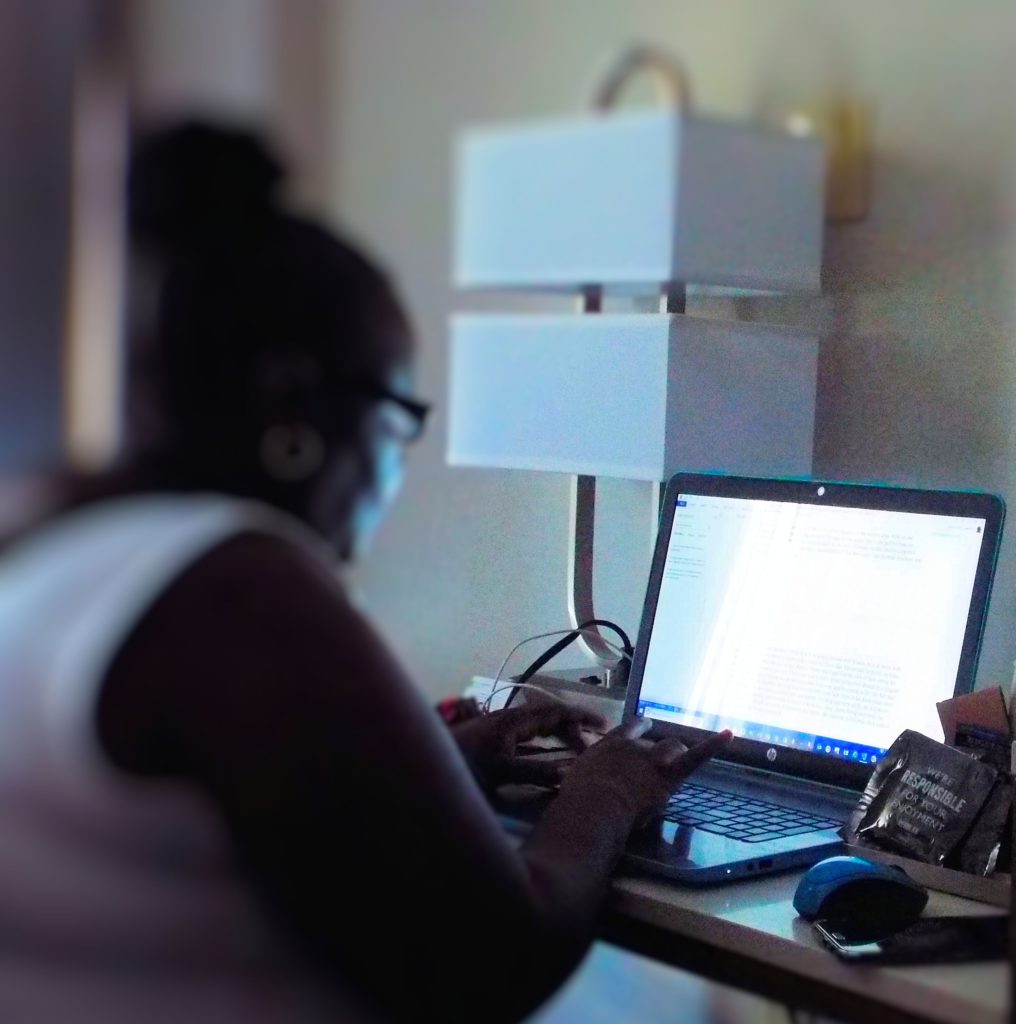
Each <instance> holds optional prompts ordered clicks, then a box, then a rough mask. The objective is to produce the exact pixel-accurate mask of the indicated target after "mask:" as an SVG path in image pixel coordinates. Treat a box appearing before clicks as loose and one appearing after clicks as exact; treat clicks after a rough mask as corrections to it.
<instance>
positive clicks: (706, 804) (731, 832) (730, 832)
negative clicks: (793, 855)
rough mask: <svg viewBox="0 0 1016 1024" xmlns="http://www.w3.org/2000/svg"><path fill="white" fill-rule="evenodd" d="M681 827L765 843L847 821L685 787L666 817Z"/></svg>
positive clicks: (752, 799)
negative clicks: (692, 827)
mask: <svg viewBox="0 0 1016 1024" xmlns="http://www.w3.org/2000/svg"><path fill="white" fill-rule="evenodd" d="M663 817H664V818H666V820H667V821H673V822H676V823H677V824H679V825H693V826H694V827H695V828H697V829H700V830H701V831H703V832H713V833H715V834H716V835H720V836H728V837H729V838H731V839H741V840H743V841H744V842H746V843H764V842H768V841H769V840H771V839H782V838H783V837H784V836H799V835H804V834H805V833H806V832H819V831H821V830H822V829H827V828H839V827H840V826H841V825H842V824H843V822H842V821H836V820H834V819H832V818H823V817H820V816H819V815H815V814H809V813H808V812H807V811H802V810H799V809H798V808H796V807H784V806H781V805H780V804H774V803H770V802H769V801H767V800H757V799H755V798H753V797H746V796H739V795H737V794H736V793H725V792H724V791H723V790H720V789H711V788H709V787H708V786H697V785H694V784H692V785H687V784H686V785H684V786H682V787H681V789H680V790H679V791H678V792H677V793H676V794H675V795H674V796H672V797H671V798H670V803H669V804H668V805H667V809H666V811H665V812H664V815H663Z"/></svg>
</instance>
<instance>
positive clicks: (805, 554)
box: [625, 474, 1005, 884]
mask: <svg viewBox="0 0 1016 1024" xmlns="http://www.w3.org/2000/svg"><path fill="white" fill-rule="evenodd" d="M1004 514H1005V509H1004V505H1003V503H1002V501H1001V499H999V498H997V497H995V496H993V495H988V494H982V493H972V492H944V491H927V490H912V489H903V488H897V487H884V486H866V485H857V484H845V483H833V482H821V481H812V480H808V481H802V480H774V479H759V478H749V477H730V476H714V475H703V474H679V475H677V476H675V477H673V478H672V479H671V481H670V482H669V484H668V486H667V489H666V493H665V496H664V502H663V509H662V512H661V518H660V529H659V535H658V538H657V543H656V548H655V553H654V557H653V563H652V568H651V571H650V576H649V584H648V588H647V593H646V599H645V605H644V609H643V614H642V622H641V627H640V630H639V636H638V642H637V644H636V647H635V656H634V659H633V664H632V668H631V674H630V677H629V682H628V689H627V695H626V704H625V717H626V719H631V718H633V717H636V716H639V717H644V718H649V719H652V722H653V728H652V732H651V735H652V736H653V737H656V738H666V737H672V736H676V737H678V738H680V739H682V740H684V741H685V742H687V743H689V744H691V743H694V742H697V741H698V740H700V739H703V738H704V737H705V736H707V735H709V734H710V733H712V732H716V731H719V730H721V729H730V730H731V731H732V732H733V734H734V739H733V740H732V741H731V743H730V744H729V746H728V747H727V748H726V750H725V751H724V753H723V754H722V760H719V759H717V760H714V761H712V762H710V763H709V764H708V765H706V766H705V767H703V768H701V769H700V770H699V771H697V772H696V773H695V774H694V775H693V776H692V777H691V779H690V780H689V781H688V782H686V783H685V785H684V786H683V787H682V788H681V790H680V791H679V792H678V793H677V794H676V795H675V796H674V798H672V800H671V802H670V804H669V806H668V807H667V809H666V812H665V814H664V815H663V818H662V820H660V821H659V822H657V823H655V824H654V825H653V826H652V827H651V828H650V829H647V830H643V831H642V832H640V833H638V834H636V835H635V836H633V837H632V840H631V841H630V843H629V846H628V850H627V855H626V860H627V866H629V867H637V868H640V869H643V870H645V871H648V872H651V873H653V874H658V875H663V876H665V877H668V878H671V879H674V880H676V881H679V882H683V883H689V884H708V883H716V882H724V881H732V880H735V879H741V878H744V877H746V876H755V875H762V874H767V873H771V872H775V871H780V870H784V869H788V868H793V867H803V866H808V865H810V864H813V863H815V862H817V861H819V860H821V859H823V858H825V857H827V856H831V855H833V854H834V853H836V852H839V851H840V848H841V846H842V840H841V839H840V836H839V834H838V833H839V829H840V827H841V826H842V824H843V822H844V821H845V819H846V817H847V815H848V814H849V812H850V811H851V809H852V808H853V807H854V806H855V805H856V803H857V800H858V798H859V796H860V794H861V792H862V791H863V789H864V786H865V783H866V782H867V779H868V776H869V775H870V773H871V771H872V769H873V766H874V765H876V764H878V762H879V759H880V758H881V757H882V756H883V755H884V754H885V752H886V750H887V748H888V747H889V746H890V745H891V743H892V741H893V740H894V739H895V738H896V736H897V735H899V733H900V732H902V731H903V730H904V729H916V730H918V731H920V732H922V733H925V734H926V735H928V736H931V737H933V738H935V739H938V740H941V739H942V738H943V735H942V729H941V726H940V724H939V721H938V716H937V711H936V707H935V705H936V702H938V701H941V700H944V699H946V698H948V697H951V696H953V695H955V694H959V693H965V692H967V691H969V690H970V689H971V688H972V686H973V682H974V674H975V669H976V665H977V656H978V651H979V648H980V642H981V635H982V630H983V625H984V620H985V613H986V610H987V605H988V597H989V593H990V589H991V581H992V576H993V573H994V567H995V561H996V557H997V553H998V547H999V540H1000V537H1001V531H1002V523H1003V519H1004Z"/></svg>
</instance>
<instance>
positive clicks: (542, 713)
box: [449, 701, 606, 787]
mask: <svg viewBox="0 0 1016 1024" xmlns="http://www.w3.org/2000/svg"><path fill="white" fill-rule="evenodd" d="M605 725H606V723H605V722H604V720H603V718H602V717H601V716H600V715H598V714H596V713H594V712H590V711H585V710H583V709H582V708H578V707H574V706H572V705H570V704H564V703H560V702H557V701H555V702H553V703H549V702H548V703H544V702H541V703H538V704H525V705H524V706H522V707H517V708H505V709H504V710H502V711H492V712H491V713H490V714H487V715H480V716H479V717H476V718H471V719H468V720H467V721H463V722H458V723H455V724H453V725H451V726H449V730H450V731H451V734H452V737H453V738H454V739H455V742H456V743H457V744H458V746H459V749H460V750H461V751H462V753H463V756H464V757H465V758H466V760H467V761H468V762H469V763H470V765H471V766H472V768H473V770H474V771H475V772H476V774H477V775H478V776H479V777H480V779H481V781H482V783H483V784H484V785H486V786H490V787H492V786H499V785H503V784H504V783H508V782H518V783H522V782H529V783H535V784H537V785H556V784H557V783H558V782H560V781H561V778H562V770H561V768H562V766H561V764H560V762H555V761H550V760H537V759H534V758H531V757H520V756H519V755H518V747H519V745H520V744H522V743H525V742H526V741H527V740H531V739H533V738H534V737H536V736H557V737H559V738H560V739H562V740H564V741H565V742H566V743H567V744H568V745H569V746H570V747H572V748H574V749H575V750H577V751H582V750H585V747H586V744H585V743H583V742H582V738H581V735H580V732H581V730H582V729H583V728H586V729H593V730H602V729H603V728H604V727H605ZM568 764H574V761H573V760H569V761H568Z"/></svg>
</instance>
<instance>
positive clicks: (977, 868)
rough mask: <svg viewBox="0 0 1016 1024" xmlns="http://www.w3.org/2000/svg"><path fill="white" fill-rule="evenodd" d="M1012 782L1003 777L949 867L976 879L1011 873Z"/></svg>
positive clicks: (998, 780) (1007, 776)
mask: <svg viewBox="0 0 1016 1024" xmlns="http://www.w3.org/2000/svg"><path fill="white" fill-rule="evenodd" d="M1011 813H1012V778H1011V777H1010V776H1009V775H1008V774H1000V775H999V777H998V779H997V780H996V782H995V785H994V786H993V787H992V790H991V793H990V794H989V795H988V799H987V800H985V802H984V806H983V807H982V808H981V813H980V814H978V815H977V818H976V819H975V820H974V823H973V825H971V826H970V832H969V833H968V834H967V837H966V838H965V839H964V840H963V841H962V842H961V843H960V845H959V848H958V849H957V850H956V851H955V853H954V854H953V855H952V856H951V857H950V858H949V859H948V861H946V867H949V868H952V867H955V868H957V869H958V870H959V871H968V872H970V873H971V874H975V875H990V874H991V873H992V872H994V871H1007V870H1008V869H1009V859H1010V853H1009V844H1008V842H1007V841H1006V840H1007V839H1008V837H1009V834H1010V832H1011V831H1012V823H1011V820H1010V815H1011Z"/></svg>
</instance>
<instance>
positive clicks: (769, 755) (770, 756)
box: [766, 747, 776, 764]
mask: <svg viewBox="0 0 1016 1024" xmlns="http://www.w3.org/2000/svg"><path fill="white" fill-rule="evenodd" d="M766 760H767V761H768V762H769V763H770V764H772V762H773V761H775V760H776V748H775V747H770V748H769V749H768V750H767V751H766Z"/></svg>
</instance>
